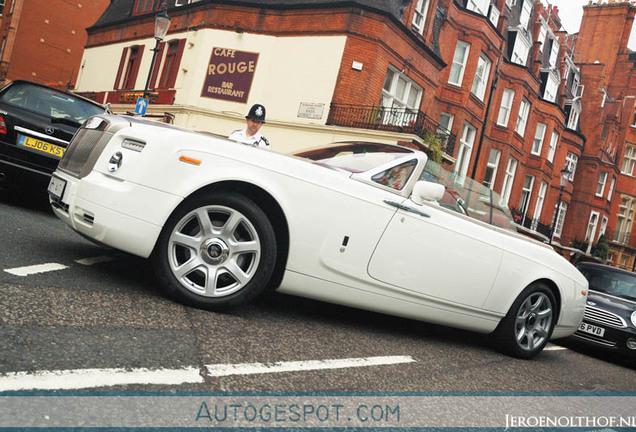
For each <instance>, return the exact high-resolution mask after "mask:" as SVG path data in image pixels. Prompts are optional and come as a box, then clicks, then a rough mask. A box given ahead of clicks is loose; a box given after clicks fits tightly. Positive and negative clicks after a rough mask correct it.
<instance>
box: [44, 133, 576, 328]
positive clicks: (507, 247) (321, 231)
mask: <svg viewBox="0 0 636 432" xmlns="http://www.w3.org/2000/svg"><path fill="white" fill-rule="evenodd" d="M124 140H134V141H138V142H141V143H145V147H144V148H143V150H142V151H135V150H131V149H128V148H124V147H122V142H123V141H124ZM117 152H120V153H121V154H122V163H121V166H120V167H119V168H118V169H116V170H115V171H114V172H111V171H109V160H110V159H111V156H112V155H114V154H116V153H117ZM182 156H185V157H187V158H190V159H189V160H196V161H199V164H198V165H196V164H193V163H190V162H184V161H180V158H181V157H182ZM55 176H56V177H59V178H61V179H64V180H65V181H66V182H67V186H66V190H65V192H64V195H63V197H62V202H63V203H64V204H65V205H67V206H68V208H67V209H66V210H65V209H64V208H61V207H60V206H57V207H56V206H54V210H55V213H56V214H57V216H58V217H60V219H62V220H64V221H65V222H66V223H67V224H69V225H70V226H71V227H72V228H73V229H75V230H76V231H78V232H80V233H81V234H83V235H85V236H87V237H89V238H92V239H94V240H96V241H98V242H101V243H103V244H106V245H108V246H111V247H114V248H116V249H119V250H123V251H126V252H129V253H131V254H135V255H138V256H141V257H148V256H150V254H151V253H152V251H153V248H154V247H155V243H156V241H157V238H158V236H159V234H160V233H161V229H162V227H163V226H164V224H165V223H166V220H167V219H168V218H169V216H170V215H171V214H172V213H173V211H174V210H175V208H177V206H178V205H179V204H180V203H181V202H183V200H184V199H185V198H186V197H188V196H190V195H192V194H193V193H195V192H196V191H198V190H200V189H201V188H204V187H206V186H208V185H214V184H218V183H219V182H230V181H231V182H245V183H249V184H252V185H255V186H257V187H258V188H260V189H262V190H263V191H265V192H267V193H268V194H269V195H270V196H271V197H273V199H274V200H275V201H276V202H277V203H278V205H279V206H280V208H281V209H282V211H283V213H284V214H285V218H286V221H285V222H286V223H287V226H288V230H289V238H290V244H289V253H288V255H287V257H286V263H285V267H284V268H285V273H284V278H283V281H282V283H281V285H280V287H279V288H278V290H279V291H281V292H286V293H291V294H295V295H300V296H305V297H309V298H315V299H320V300H325V301H330V302H334V303H339V304H343V305H349V306H355V307H359V308H364V309H368V310H373V311H378V312H383V313H389V314H394V315H399V316H404V317H408V318H415V319H421V320H425V321H431V322H436V323H440V324H447V325H452V326H456V327H462V328H466V329H471V330H475V331H479V332H491V331H493V330H494V329H495V328H496V327H497V325H498V323H499V321H500V320H501V318H502V317H503V316H504V315H505V314H506V313H507V312H508V310H509V308H510V306H511V304H512V302H513V301H514V300H515V298H516V297H517V296H518V295H519V293H520V292H521V291H522V290H523V289H524V288H525V287H527V286H528V285H530V284H531V283H532V282H534V281H537V280H547V281H550V283H551V284H553V285H554V286H555V287H556V288H557V289H558V292H559V296H560V301H561V303H562V304H561V313H560V314H559V322H558V324H557V326H556V327H555V330H554V334H553V336H554V337H561V336H565V335H567V334H571V333H572V332H574V331H575V330H576V326H577V325H578V323H579V322H580V320H581V317H582V314H583V309H584V306H585V294H581V292H582V291H583V292H584V291H585V290H587V281H586V280H585V279H584V278H583V276H582V275H581V274H580V273H578V271H576V269H574V267H573V266H571V265H570V264H569V263H567V262H566V261H565V260H564V259H563V258H562V257H560V256H558V255H557V254H556V253H554V251H552V250H551V248H549V247H546V246H545V245H541V244H539V243H537V242H534V241H532V240H529V239H527V238H525V237H522V236H520V235H518V234H515V233H510V232H506V231H505V230H503V229H500V228H497V227H494V226H492V225H488V224H487V223H485V222H480V221H477V220H474V219H470V218H469V217H467V216H464V215H460V214H457V213H454V212H453V211H451V210H448V209H445V208H442V207H440V206H439V205H437V204H436V203H434V202H425V203H423V204H421V205H418V204H416V203H414V202H412V201H411V200H409V199H408V194H406V196H405V194H404V193H403V194H399V193H395V192H392V191H391V190H388V189H386V188H382V187H373V186H369V185H368V184H366V183H365V182H364V181H360V180H357V179H355V177H356V176H355V175H354V176H353V177H354V178H351V177H352V176H350V175H347V174H346V173H343V172H338V171H335V170H330V169H326V168H324V167H322V166H318V165H315V164H311V163H308V162H307V161H306V160H303V159H300V158H294V157H288V156H283V155H279V154H276V153H273V152H270V151H268V150H264V149H259V148H255V147H250V146H246V145H243V144H238V143H233V142H229V141H227V140H223V139H220V138H215V137H211V136H206V135H203V134H194V133H191V132H189V131H185V130H181V129H178V128H165V127H162V128H158V127H157V126H156V125H152V124H144V123H135V124H134V125H133V127H123V128H121V129H119V130H118V131H117V132H116V133H115V134H114V136H113V137H112V138H111V139H110V141H109V142H108V144H107V145H106V147H105V148H104V149H103V150H102V152H101V155H100V156H99V157H98V158H97V160H96V162H95V164H94V167H93V170H92V172H90V173H89V174H88V175H87V176H85V177H83V178H81V179H79V178H77V177H76V176H74V175H70V174H69V173H67V172H64V171H63V170H60V169H58V171H56V173H55ZM408 187H409V188H411V187H412V184H411V185H410V186H408ZM405 189H406V188H405ZM387 200H388V201H393V202H397V203H400V204H402V203H403V204H404V205H408V207H410V208H413V209H416V210H418V211H420V212H422V213H425V214H427V215H429V216H430V217H426V216H422V215H420V214H416V213H413V212H410V211H404V210H398V209H396V207H395V206H393V205H390V204H387V203H386V202H385V201H387ZM85 215H87V216H89V221H90V222H89V221H87V219H86V216H85ZM345 238H346V240H345ZM442 248H443V251H442ZM422 281H426V283H422Z"/></svg>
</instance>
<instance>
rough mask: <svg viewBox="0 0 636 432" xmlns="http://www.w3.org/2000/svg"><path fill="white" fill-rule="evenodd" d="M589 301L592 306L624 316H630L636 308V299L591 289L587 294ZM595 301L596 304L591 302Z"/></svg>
mask: <svg viewBox="0 0 636 432" xmlns="http://www.w3.org/2000/svg"><path fill="white" fill-rule="evenodd" d="M587 302H588V304H589V305H590V306H595V307H600V308H602V309H605V310H607V311H610V312H614V313H615V314H618V315H620V316H622V317H624V318H627V319H628V321H629V317H630V316H631V314H632V312H634V311H635V310H636V301H635V300H628V299H626V298H623V297H618V296H615V295H611V294H605V293H602V292H599V291H594V290H590V291H589V293H588V295H587ZM591 303H595V304H591Z"/></svg>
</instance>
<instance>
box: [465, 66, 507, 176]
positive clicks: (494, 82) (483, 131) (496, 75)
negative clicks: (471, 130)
mask: <svg viewBox="0 0 636 432" xmlns="http://www.w3.org/2000/svg"><path fill="white" fill-rule="evenodd" d="M499 59H500V58H497V64H496V65H495V71H494V73H493V77H492V85H491V86H490V93H489V94H488V103H487V104H486V113H485V115H484V124H483V126H482V128H481V133H480V134H479V143H478V144H477V152H476V153H475V163H474V164H473V171H472V174H471V175H470V178H472V179H473V180H475V175H476V174H477V164H478V162H479V156H480V155H481V147H482V145H483V143H484V135H485V134H486V124H487V123H488V116H489V115H490V106H491V105H492V97H493V94H494V93H495V89H496V88H497V81H499Z"/></svg>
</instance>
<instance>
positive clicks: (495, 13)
mask: <svg viewBox="0 0 636 432" xmlns="http://www.w3.org/2000/svg"><path fill="white" fill-rule="evenodd" d="M500 16H501V12H500V11H499V9H497V6H495V4H494V3H491V4H490V11H488V21H490V23H491V24H492V25H493V26H495V27H497V24H499V17H500Z"/></svg>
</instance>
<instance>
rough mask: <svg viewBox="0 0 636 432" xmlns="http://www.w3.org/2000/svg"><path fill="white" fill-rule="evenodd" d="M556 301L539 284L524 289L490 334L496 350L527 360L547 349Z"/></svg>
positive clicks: (554, 318) (553, 322)
mask: <svg viewBox="0 0 636 432" xmlns="http://www.w3.org/2000/svg"><path fill="white" fill-rule="evenodd" d="M556 318H557V313H556V301H555V299H554V294H553V293H552V291H550V289H549V288H548V287H547V286H545V285H544V284H541V283H534V284H532V285H530V286H528V287H526V288H525V289H524V290H523V291H522V292H521V294H519V297H517V299H516V300H515V302H514V303H513V304H512V306H511V307H510V310H509V311H508V314H507V315H506V316H505V317H504V319H503V320H502V321H501V322H500V323H499V326H498V327H497V329H496V330H495V332H494V333H493V336H494V337H495V341H496V343H497V347H498V348H499V349H500V350H501V351H503V352H504V353H506V354H509V355H511V356H513V357H517V358H522V359H529V358H532V357H534V356H535V355H537V354H539V353H540V352H541V350H543V348H544V347H545V346H546V344H547V343H548V341H549V340H550V336H551V335H552V330H553V329H554V325H555V324H556Z"/></svg>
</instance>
